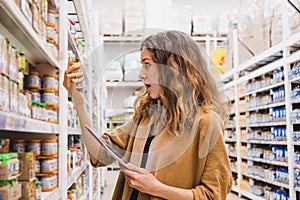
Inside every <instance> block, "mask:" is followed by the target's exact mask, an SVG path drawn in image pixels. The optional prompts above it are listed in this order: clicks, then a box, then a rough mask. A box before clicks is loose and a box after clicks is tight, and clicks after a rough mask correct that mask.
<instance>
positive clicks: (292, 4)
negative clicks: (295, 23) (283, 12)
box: [287, 0, 300, 14]
mask: <svg viewBox="0 0 300 200" xmlns="http://www.w3.org/2000/svg"><path fill="white" fill-rule="evenodd" d="M287 1H288V2H289V4H290V5H291V6H292V7H293V8H294V9H295V10H296V11H297V12H298V13H299V14H300V10H299V8H297V6H295V4H294V3H293V2H291V1H290V0H287Z"/></svg>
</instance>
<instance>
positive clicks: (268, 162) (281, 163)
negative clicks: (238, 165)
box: [242, 157, 288, 167]
mask: <svg viewBox="0 0 300 200" xmlns="http://www.w3.org/2000/svg"><path fill="white" fill-rule="evenodd" d="M242 159H246V160H252V161H255V162H261V163H266V164H271V165H278V166H284V167H287V166H288V163H287V162H280V161H275V160H266V159H262V158H251V157H242Z"/></svg>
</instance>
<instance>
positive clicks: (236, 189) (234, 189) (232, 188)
mask: <svg viewBox="0 0 300 200" xmlns="http://www.w3.org/2000/svg"><path fill="white" fill-rule="evenodd" d="M231 190H232V191H234V192H237V193H239V191H240V189H239V188H238V186H237V185H233V186H232V187H231Z"/></svg>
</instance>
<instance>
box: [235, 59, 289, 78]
mask: <svg viewBox="0 0 300 200" xmlns="http://www.w3.org/2000/svg"><path fill="white" fill-rule="evenodd" d="M283 63H284V62H283V59H282V58H281V59H278V60H276V61H274V62H272V63H269V64H267V65H265V66H262V67H260V68H258V69H256V70H254V71H253V72H251V73H249V74H247V75H245V76H242V77H240V78H239V80H238V81H237V82H238V83H243V82H246V81H248V80H249V79H252V78H255V77H258V76H261V75H262V74H266V73H268V72H270V71H273V70H275V69H278V68H279V67H281V66H283Z"/></svg>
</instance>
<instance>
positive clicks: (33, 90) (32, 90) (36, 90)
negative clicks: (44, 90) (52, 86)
mask: <svg viewBox="0 0 300 200" xmlns="http://www.w3.org/2000/svg"><path fill="white" fill-rule="evenodd" d="M30 91H31V92H34V93H35V92H38V93H39V92H40V91H39V90H38V89H31V90H30Z"/></svg>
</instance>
